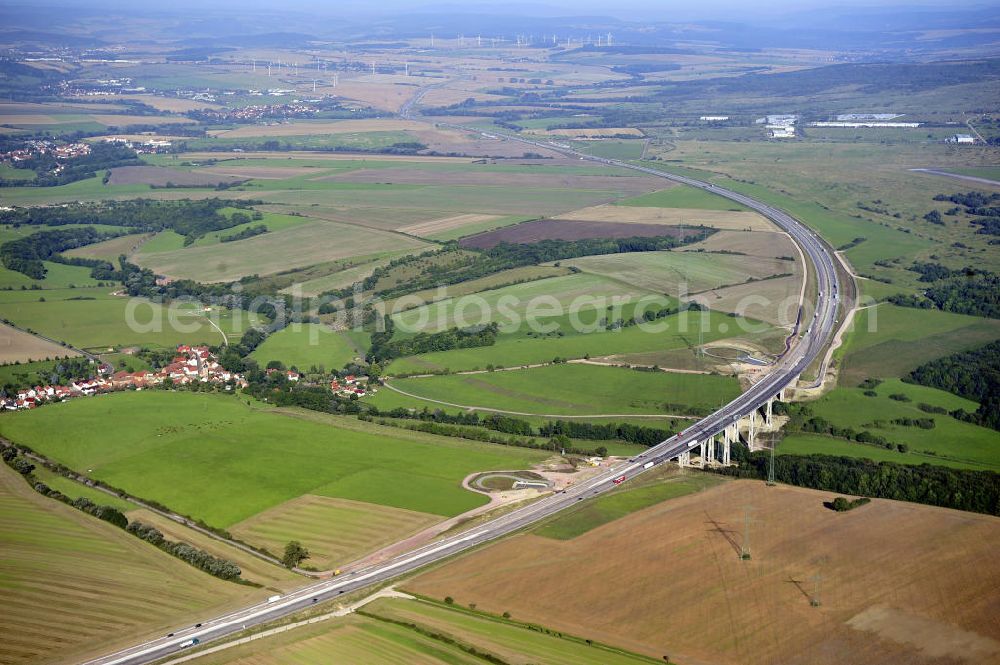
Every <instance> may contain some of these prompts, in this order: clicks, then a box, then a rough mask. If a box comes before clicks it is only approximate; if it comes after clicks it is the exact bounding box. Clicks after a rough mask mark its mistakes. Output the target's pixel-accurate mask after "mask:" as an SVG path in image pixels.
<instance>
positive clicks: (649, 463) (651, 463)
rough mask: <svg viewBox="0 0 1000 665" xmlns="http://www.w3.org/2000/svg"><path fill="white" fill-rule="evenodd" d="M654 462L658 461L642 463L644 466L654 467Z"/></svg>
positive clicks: (645, 467) (646, 467)
mask: <svg viewBox="0 0 1000 665" xmlns="http://www.w3.org/2000/svg"><path fill="white" fill-rule="evenodd" d="M654 464H656V462H646V463H645V464H643V465H642V468H644V469H652V468H653V465H654Z"/></svg>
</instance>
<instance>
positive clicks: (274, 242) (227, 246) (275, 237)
mask: <svg viewBox="0 0 1000 665" xmlns="http://www.w3.org/2000/svg"><path fill="white" fill-rule="evenodd" d="M293 219H296V220H297V218H293ZM170 240H172V239H170ZM156 241H157V239H156V238H154V240H153V241H150V242H156ZM167 242H169V240H163V241H159V242H158V244H157V245H154V247H153V249H154V250H156V251H150V250H149V249H148V248H144V251H142V252H141V253H140V254H139V256H138V257H137V260H138V261H139V263H140V264H141V265H142V266H144V267H147V268H150V269H152V270H154V271H155V272H156V273H157V274H163V275H169V276H171V277H176V278H182V279H194V280H197V281H201V282H220V281H229V280H234V279H239V278H240V277H244V276H246V275H268V274H271V273H276V272H279V271H282V270H288V269H291V268H296V267H302V266H307V265H312V264H315V263H322V262H324V261H332V260H335V259H340V258H347V257H351V256H362V255H368V254H372V253H377V252H381V251H390V250H400V249H402V250H412V251H419V250H421V249H424V248H427V247H430V245H429V244H427V243H423V242H421V241H419V240H416V239H414V238H409V237H406V236H402V235H398V234H392V233H387V232H383V231H377V230H373V229H366V228H362V227H358V226H352V225H349V224H340V223H337V222H329V221H311V222H308V223H301V224H296V225H287V226H286V227H285V228H283V229H282V230H279V231H275V232H274V233H270V232H269V233H265V234H263V235H259V236H254V237H252V238H248V239H246V240H238V241H235V242H227V243H213V244H205V245H201V246H190V247H185V248H182V249H173V250H163V249H161V245H165V244H166V243H167Z"/></svg>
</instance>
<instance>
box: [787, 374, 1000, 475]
mask: <svg viewBox="0 0 1000 665" xmlns="http://www.w3.org/2000/svg"><path fill="white" fill-rule="evenodd" d="M875 392H877V393H878V396H877V397H868V396H866V395H865V394H864V392H863V390H862V389H861V388H836V389H835V390H833V391H831V392H830V393H829V394H827V395H824V396H823V397H821V398H820V399H819V400H817V401H815V402H810V403H809V408H810V409H812V411H813V413H814V414H815V415H816V416H819V417H822V418H825V419H826V420H827V421H829V422H831V423H833V424H835V425H837V426H840V427H851V428H853V429H855V430H856V431H862V430H867V431H869V432H871V433H873V434H878V435H881V436H884V437H885V438H886V439H888V440H889V441H891V442H892V443H902V444H906V445H907V446H908V447H909V450H908V451H907V453H905V454H904V453H899V452H896V451H888V450H885V449H882V448H876V447H874V446H868V445H862V444H857V443H851V442H846V441H845V442H839V441H838V442H836V445H837V447H838V448H839V449H840V450H844V451H846V452H845V454H847V453H851V456H852V457H872V458H874V459H889V460H895V461H900V462H902V461H904V460H905V461H906V462H907V463H917V464H919V463H923V462H926V463H929V464H947V465H948V466H958V467H964V468H969V469H980V470H981V469H987V470H991V471H1000V433H997V432H996V431H994V430H991V429H987V428H985V427H979V426H977V425H973V424H970V423H966V422H962V421H960V420H956V419H954V418H952V417H951V416H949V415H947V414H931V413H925V412H924V411H921V410H920V409H919V408H918V405H919V404H930V405H932V406H937V407H941V408H944V409H947V410H948V411H952V410H955V409H964V410H966V411H970V412H971V411H975V410H976V408H977V407H978V406H979V405H978V404H977V403H975V402H972V401H969V400H967V399H963V398H961V397H957V396H955V395H952V394H950V393H947V392H944V391H943V390H937V389H935V388H928V387H926V386H918V385H912V384H908V383H903V382H902V381H900V380H898V379H891V380H887V381H885V382H884V383H882V384H881V385H879V386H878V387H877V388H876V389H875ZM889 395H906V396H907V397H908V398H909V399H910V401H908V402H904V401H898V400H894V399H890V397H889ZM900 418H913V419H915V418H933V419H934V423H935V427H934V428H933V429H922V428H920V427H908V426H903V425H894V424H892V423H891V421H892V420H894V419H900ZM801 438H802V435H794V436H790V437H788V439H791V440H792V441H793V443H792V444H791V446H792V447H791V450H792V451H800V450H802V447H803V446H807V444H813V445H814V444H816V443H817V442H816V441H815V440H814V439H815V438H816V437H805V439H807V440H808V441H807V442H799V443H795V441H799V440H800V439H801ZM820 438H823V440H824V441H833V440H832V439H827V438H824V437H820ZM831 445H833V444H831ZM778 450H782V451H785V450H786V449H785V441H782V443H781V445H780V446H779V447H778ZM813 451H814V452H822V451H821V450H816V449H813ZM831 454H837V453H831ZM876 455H878V456H879V457H877V458H876V457H875V456H876Z"/></svg>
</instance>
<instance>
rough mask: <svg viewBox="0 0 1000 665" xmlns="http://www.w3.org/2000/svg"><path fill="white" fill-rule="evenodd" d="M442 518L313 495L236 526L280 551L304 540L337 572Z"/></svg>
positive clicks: (320, 563)
mask: <svg viewBox="0 0 1000 665" xmlns="http://www.w3.org/2000/svg"><path fill="white" fill-rule="evenodd" d="M441 519H442V518H441V517H440V516H439V515H430V514H428V513H421V512H417V511H414V510H404V509H402V508H391V507H389V506H380V505H377V504H374V503H365V502H363V501H351V500H349V499H335V498H331V497H325V496H315V495H311V494H307V495H305V496H301V497H299V498H297V499H292V500H291V501H286V502H285V503H282V504H280V505H278V506H275V507H274V508H270V509H268V510H265V511H264V512H262V513H259V514H257V515H254V516H253V517H251V518H250V519H247V520H244V521H242V522H240V523H239V524H236V525H234V526H232V527H230V529H229V530H230V531H231V532H232V533H233V534H234V535H235V536H236V537H237V538H240V539H242V540H244V541H246V542H249V543H253V544H254V545H258V546H261V547H265V548H266V549H268V550H270V551H271V552H278V553H280V552H281V551H282V549H283V548H284V547H285V543H287V542H288V541H290V540H298V541H299V542H301V543H302V544H303V545H305V547H306V549H308V550H309V555H310V557H309V561H308V563H309V564H310V565H312V566H315V567H319V568H321V569H327V568H337V567H340V566H344V565H346V564H348V563H350V562H351V561H354V560H355V559H357V558H360V557H361V556H364V555H365V554H368V553H369V552H373V551H375V550H377V549H379V548H380V547H384V546H385V545H390V544H392V543H394V542H396V541H398V540H402V539H404V538H406V537H408V536H410V535H412V534H414V533H416V532H418V531H420V530H422V529H424V528H425V527H428V526H431V525H432V524H436V523H438V522H440V521H441Z"/></svg>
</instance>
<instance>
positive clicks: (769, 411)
mask: <svg viewBox="0 0 1000 665" xmlns="http://www.w3.org/2000/svg"><path fill="white" fill-rule="evenodd" d="M773 405H774V398H773V397H772V398H771V399H769V400H767V402H765V404H764V424H765V425H766V426H767V427H770V426H771V425H772V424H773V419H774V408H773Z"/></svg>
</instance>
